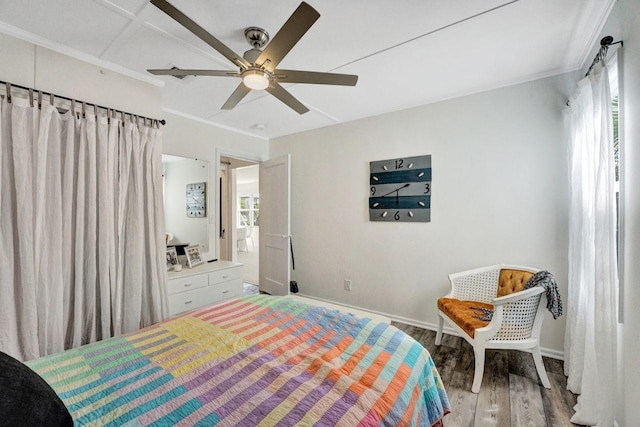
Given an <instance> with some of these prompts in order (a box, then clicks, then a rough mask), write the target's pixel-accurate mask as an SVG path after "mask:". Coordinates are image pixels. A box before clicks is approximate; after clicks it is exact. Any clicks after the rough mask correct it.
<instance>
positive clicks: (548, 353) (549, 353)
mask: <svg viewBox="0 0 640 427" xmlns="http://www.w3.org/2000/svg"><path fill="white" fill-rule="evenodd" d="M297 295H300V296H301V297H305V298H310V299H315V300H318V301H324V302H327V303H330V304H336V305H341V306H343V307H347V308H353V309H354V310H361V311H368V312H371V313H375V314H378V315H380V316H385V317H388V318H389V319H391V320H392V321H395V322H400V323H404V324H407V325H411V326H417V327H419V328H424V329H429V330H431V331H437V330H438V325H436V324H435V323H430V322H423V321H421V320H416V319H410V318H408V317H402V316H398V315H395V314H391V313H385V312H384V311H377V310H371V309H368V308H363V307H359V306H357V305H350V304H344V303H342V302H337V301H333V300H330V299H326V298H319V297H316V296H313V295H307V294H303V293H299V294H297ZM443 332H444V333H445V334H448V335H455V336H460V334H458V333H457V332H456V331H455V330H454V329H452V328H449V327H448V326H445V327H444V328H443ZM540 353H542V355H543V356H545V357H549V358H551V359H558V360H564V352H562V351H558V350H553V349H551V348H545V347H540Z"/></svg>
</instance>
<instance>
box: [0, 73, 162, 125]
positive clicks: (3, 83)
mask: <svg viewBox="0 0 640 427" xmlns="http://www.w3.org/2000/svg"><path fill="white" fill-rule="evenodd" d="M0 85H2V86H6V87H7V88H8V89H10V88H11V87H15V88H18V89H23V90H28V91H29V96H30V97H32V98H31V99H32V100H33V92H38V93H39V94H40V95H39V97H38V104H41V103H42V95H49V96H50V97H51V96H53V97H54V98H60V99H64V100H67V101H70V102H71V103H72V104H73V103H75V102H78V103H80V104H83V105H88V106H93V107H94V108H102V109H103V110H107V111H115V112H116V113H121V114H128V115H130V116H131V117H140V118H142V119H145V120H151V121H152V122H153V121H156V122H158V123H160V124H162V125H163V126H164V125H165V124H166V123H167V121H166V120H164V119H161V120H159V119H154V118H151V117H145V116H141V115H138V114H133V113H127V112H126V111H122V110H117V109H115V108H109V107H105V106H102V105H98V104H94V103H90V102H84V101H78V100H76V99H73V98H68V97H66V96H62V95H56V94H54V93H50V92H45V91H42V90H37V89H33V88H30V87H26V86H21V85H17V84H15V83H11V82H5V81H2V80H0ZM7 97H8V98H9V101H11V94H10V93H7ZM52 102H53V101H52ZM83 113H84V107H83Z"/></svg>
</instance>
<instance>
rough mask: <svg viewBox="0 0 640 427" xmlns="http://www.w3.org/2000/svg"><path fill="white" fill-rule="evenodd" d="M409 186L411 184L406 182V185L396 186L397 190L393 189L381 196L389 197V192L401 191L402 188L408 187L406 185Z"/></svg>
mask: <svg viewBox="0 0 640 427" xmlns="http://www.w3.org/2000/svg"><path fill="white" fill-rule="evenodd" d="M408 186H409V183H406V184H405V185H402V186H400V187H398V188H396V189H395V190H391V191H389V192H388V193H387V194H383V195H382V196H380V197H387V196H388V195H389V194H391V193H395V192H396V191H400V190H402V189H403V188H406V187H408ZM396 195H397V194H396Z"/></svg>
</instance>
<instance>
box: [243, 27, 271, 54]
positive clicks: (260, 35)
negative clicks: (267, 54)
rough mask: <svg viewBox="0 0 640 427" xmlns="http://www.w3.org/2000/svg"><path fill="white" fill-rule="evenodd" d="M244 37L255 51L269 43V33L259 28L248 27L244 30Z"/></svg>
mask: <svg viewBox="0 0 640 427" xmlns="http://www.w3.org/2000/svg"><path fill="white" fill-rule="evenodd" d="M244 36H245V37H246V39H247V41H248V42H249V44H250V45H251V46H253V47H254V48H255V49H260V48H261V47H263V46H264V45H266V44H267V42H268V41H269V33H267V32H266V30H264V29H262V28H259V27H249V28H247V29H245V30H244Z"/></svg>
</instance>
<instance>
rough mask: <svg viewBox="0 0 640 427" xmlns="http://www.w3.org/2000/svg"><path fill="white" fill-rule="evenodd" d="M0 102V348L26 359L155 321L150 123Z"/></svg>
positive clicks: (158, 203)
mask: <svg viewBox="0 0 640 427" xmlns="http://www.w3.org/2000/svg"><path fill="white" fill-rule="evenodd" d="M1 109H2V114H1V116H0V117H1V118H0V127H1V129H2V132H1V134H0V138H1V139H0V184H1V185H0V190H1V191H0V245H1V247H2V252H0V253H2V256H0V295H1V297H0V351H4V352H6V353H8V354H11V355H13V356H14V357H17V358H19V359H23V360H29V359H33V358H36V357H39V356H43V355H46V354H51V353H55V352H59V351H62V350H64V349H67V348H71V347H76V346H79V345H82V344H86V343H89V342H93V341H96V340H101V339H104V338H107V337H110V336H113V335H118V334H121V333H124V332H128V331H131V330H134V329H138V328H140V327H143V326H146V325H149V324H151V323H154V322H157V321H160V320H162V319H163V318H164V313H165V312H166V304H167V302H166V297H165V287H166V284H165V271H164V270H165V267H164V240H163V235H164V218H163V210H162V172H161V168H162V166H161V143H160V134H159V130H158V129H156V128H155V127H150V126H147V125H145V124H142V123H141V124H138V123H133V122H132V121H131V119H130V118H129V119H126V120H125V121H124V123H123V122H121V121H120V120H117V119H112V120H111V121H110V123H108V121H107V118H106V116H98V117H97V118H96V117H95V115H93V114H88V115H87V118H86V119H85V118H81V117H80V116H78V115H74V114H71V112H67V113H65V114H60V113H59V112H58V110H57V109H56V108H54V107H52V106H51V105H49V104H48V103H44V104H43V105H42V109H41V110H40V109H38V108H37V107H31V106H30V105H29V103H28V102H26V101H25V100H22V99H17V98H15V97H14V99H13V100H12V102H11V103H8V102H7V101H6V99H4V100H3V102H2V105H1ZM123 125H124V126H123Z"/></svg>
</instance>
